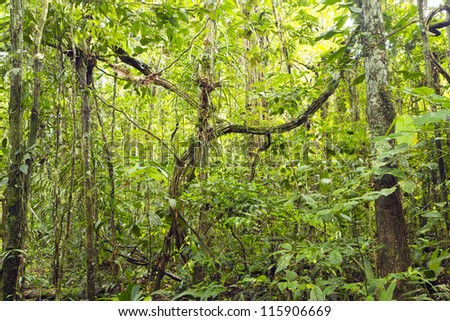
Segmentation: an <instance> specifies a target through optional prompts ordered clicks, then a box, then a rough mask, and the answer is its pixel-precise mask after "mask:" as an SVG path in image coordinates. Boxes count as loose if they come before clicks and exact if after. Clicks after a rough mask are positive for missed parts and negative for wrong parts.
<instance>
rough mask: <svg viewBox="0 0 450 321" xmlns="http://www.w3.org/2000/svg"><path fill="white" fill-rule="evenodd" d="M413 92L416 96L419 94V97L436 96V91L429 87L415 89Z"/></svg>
mask: <svg viewBox="0 0 450 321" xmlns="http://www.w3.org/2000/svg"><path fill="white" fill-rule="evenodd" d="M412 92H413V93H415V94H418V95H423V96H428V95H431V94H434V89H432V88H429V87H419V88H414V89H413V90H412Z"/></svg>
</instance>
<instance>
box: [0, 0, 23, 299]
mask: <svg viewBox="0 0 450 321" xmlns="http://www.w3.org/2000/svg"><path fill="white" fill-rule="evenodd" d="M10 14H11V15H10V19H11V20H10V35H11V56H12V70H11V72H10V77H11V78H10V79H11V87H10V97H9V144H10V153H9V172H8V184H7V187H6V216H7V217H6V229H7V235H8V238H7V244H6V247H5V248H6V255H5V257H4V261H3V299H4V300H16V299H17V298H18V295H17V294H18V290H19V284H18V283H19V282H18V281H19V270H20V266H21V264H23V260H24V255H23V252H22V251H23V249H24V245H25V232H26V203H27V201H26V195H25V188H24V184H25V179H26V177H25V172H26V170H27V169H26V168H25V167H24V165H25V164H23V156H24V151H23V148H24V142H23V139H22V134H23V102H22V65H23V27H22V26H23V9H22V1H21V0H11V2H10ZM25 166H26V165H25Z"/></svg>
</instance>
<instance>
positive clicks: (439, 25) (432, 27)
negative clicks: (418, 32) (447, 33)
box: [425, 5, 450, 36]
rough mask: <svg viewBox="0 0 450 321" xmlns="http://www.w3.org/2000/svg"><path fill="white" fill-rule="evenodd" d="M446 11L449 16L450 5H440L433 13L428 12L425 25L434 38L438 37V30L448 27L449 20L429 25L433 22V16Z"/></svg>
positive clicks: (439, 33)
mask: <svg viewBox="0 0 450 321" xmlns="http://www.w3.org/2000/svg"><path fill="white" fill-rule="evenodd" d="M442 11H447V13H449V14H450V5H441V6H440V7H437V8H436V9H434V10H433V11H431V12H430V14H429V15H428V17H427V20H426V22H425V24H426V25H427V26H428V30H429V31H430V32H431V33H432V34H433V35H435V36H440V35H441V32H440V31H439V30H438V29H440V28H444V27H447V26H449V25H450V20H448V19H447V20H445V21H442V22H438V23H435V24H432V25H431V24H430V23H431V20H433V18H434V16H436V15H437V14H438V13H439V12H442Z"/></svg>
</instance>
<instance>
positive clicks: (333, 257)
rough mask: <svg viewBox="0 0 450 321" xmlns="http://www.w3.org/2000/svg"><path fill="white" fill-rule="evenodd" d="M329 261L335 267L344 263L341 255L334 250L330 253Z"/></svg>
mask: <svg viewBox="0 0 450 321" xmlns="http://www.w3.org/2000/svg"><path fill="white" fill-rule="evenodd" d="M328 260H329V261H330V263H331V264H333V265H340V264H341V263H342V261H343V259H342V255H341V253H340V252H339V251H337V250H333V251H331V252H330V254H329V256H328Z"/></svg>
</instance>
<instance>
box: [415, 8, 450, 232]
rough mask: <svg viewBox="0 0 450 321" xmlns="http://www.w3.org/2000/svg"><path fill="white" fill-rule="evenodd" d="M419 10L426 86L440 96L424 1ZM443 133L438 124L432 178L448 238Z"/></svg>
mask: <svg viewBox="0 0 450 321" xmlns="http://www.w3.org/2000/svg"><path fill="white" fill-rule="evenodd" d="M417 8H418V11H419V18H420V24H419V25H420V34H421V36H422V46H423V54H424V60H425V61H424V62H425V83H426V86H427V87H429V88H433V89H434V92H435V93H436V94H438V95H440V94H441V93H440V84H439V73H438V72H437V70H436V68H434V67H433V63H432V55H433V52H432V51H431V46H430V40H429V38H428V34H427V29H426V28H427V27H426V26H425V17H424V10H425V9H426V7H425V5H424V1H423V0H418V1H417ZM430 110H431V111H433V112H435V111H436V106H435V105H433V104H431V105H430ZM441 132H443V130H442V128H441V126H440V125H439V124H436V126H435V130H434V145H435V147H436V149H435V151H434V152H433V153H431V154H432V158H433V160H437V163H438V170H433V173H432V176H433V177H434V178H435V179H434V180H435V181H436V183H437V185H438V186H440V187H435V188H436V190H437V191H435V193H433V194H434V196H435V199H434V201H435V202H443V203H444V204H446V205H445V206H444V208H443V215H444V218H445V222H446V226H447V231H446V234H447V235H446V236H448V233H449V231H450V217H449V213H450V212H449V203H448V190H447V187H446V185H445V181H446V179H447V168H446V166H445V161H444V157H446V156H444V155H445V153H444V150H443V146H442V140H441V137H440V136H441V135H442V134H441Z"/></svg>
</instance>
